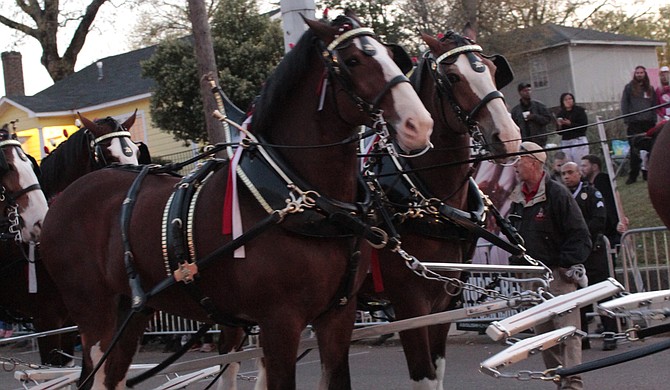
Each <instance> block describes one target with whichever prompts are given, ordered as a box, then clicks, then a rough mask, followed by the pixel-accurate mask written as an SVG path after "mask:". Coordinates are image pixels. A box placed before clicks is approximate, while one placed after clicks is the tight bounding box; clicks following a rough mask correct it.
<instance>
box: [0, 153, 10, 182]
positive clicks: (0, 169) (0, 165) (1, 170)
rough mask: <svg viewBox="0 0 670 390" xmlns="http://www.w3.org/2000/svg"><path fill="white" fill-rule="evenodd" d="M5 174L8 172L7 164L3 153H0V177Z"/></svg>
mask: <svg viewBox="0 0 670 390" xmlns="http://www.w3.org/2000/svg"><path fill="white" fill-rule="evenodd" d="M7 172H9V164H8V163H7V159H6V158H5V153H4V152H2V153H0V177H2V176H5V174H6V173H7Z"/></svg>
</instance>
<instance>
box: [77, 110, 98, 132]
mask: <svg viewBox="0 0 670 390" xmlns="http://www.w3.org/2000/svg"><path fill="white" fill-rule="evenodd" d="M77 114H79V119H81V123H82V124H83V125H84V127H85V128H87V129H89V130H90V131H91V132H95V131H96V130H97V129H98V125H96V124H95V122H93V121H91V120H89V119H88V118H86V117H85V116H83V115H81V114H80V113H77Z"/></svg>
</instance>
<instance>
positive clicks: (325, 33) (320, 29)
mask: <svg viewBox="0 0 670 390" xmlns="http://www.w3.org/2000/svg"><path fill="white" fill-rule="evenodd" d="M300 16H302V20H304V21H305V23H307V25H308V26H309V29H310V30H312V31H313V32H314V34H316V36H318V37H319V38H320V39H321V40H322V41H323V42H324V43H325V44H326V45H327V44H329V43H330V42H332V41H333V39H334V36H335V34H336V33H337V28H335V27H331V26H329V25H327V24H325V23H322V22H319V21H317V20H311V19H307V18H306V17H305V16H304V15H303V14H300Z"/></svg>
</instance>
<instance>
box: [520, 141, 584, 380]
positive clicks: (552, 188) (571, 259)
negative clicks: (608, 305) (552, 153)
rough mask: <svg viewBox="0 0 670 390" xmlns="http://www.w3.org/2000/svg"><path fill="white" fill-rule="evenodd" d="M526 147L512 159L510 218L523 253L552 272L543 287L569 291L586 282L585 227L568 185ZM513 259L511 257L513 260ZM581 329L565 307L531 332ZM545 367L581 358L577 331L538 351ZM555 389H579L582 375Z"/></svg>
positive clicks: (560, 292)
mask: <svg viewBox="0 0 670 390" xmlns="http://www.w3.org/2000/svg"><path fill="white" fill-rule="evenodd" d="M521 151H528V152H531V153H532V154H527V155H524V156H522V157H520V158H519V159H518V160H517V162H516V163H515V164H514V170H515V172H516V175H517V179H518V184H517V186H516V188H515V189H514V191H513V192H512V194H511V196H510V198H511V200H512V202H513V203H512V208H511V211H510V216H509V218H510V220H512V222H513V223H514V225H515V227H516V228H517V230H518V231H519V233H520V234H521V236H522V237H523V238H524V240H525V243H526V251H527V253H528V255H530V256H532V257H534V258H536V259H538V260H541V261H542V262H544V264H546V265H547V266H548V267H549V268H550V269H551V270H552V272H553V273H554V280H553V281H552V282H551V284H550V285H549V287H548V289H547V291H548V292H550V293H551V294H553V295H554V296H558V295H563V294H566V293H570V292H573V291H575V290H576V289H577V283H580V284H582V285H585V283H584V282H585V277H584V275H583V274H584V265H583V264H584V262H585V261H586V259H587V258H588V256H589V253H590V251H591V240H590V239H589V231H588V228H587V226H586V222H584V217H583V216H582V213H581V212H580V211H579V206H577V204H576V203H575V200H574V199H573V198H572V196H571V195H570V193H569V192H568V190H567V188H566V187H565V186H563V185H559V184H558V183H557V182H556V181H554V180H552V179H551V178H549V175H547V174H546V173H545V172H544V170H543V166H544V163H545V161H546V159H547V155H546V153H545V152H544V151H543V150H542V148H540V146H539V145H537V144H535V143H533V142H522V143H521ZM514 260H515V259H511V261H512V262H514ZM568 325H572V326H575V327H577V328H578V329H579V328H581V325H580V319H579V313H578V312H577V311H572V312H566V313H563V314H562V315H560V316H556V317H554V318H553V319H552V320H550V321H547V322H546V323H544V324H540V325H537V326H536V327H535V332H537V333H545V332H549V331H552V330H555V329H558V328H562V327H564V326H568ZM542 357H543V359H544V363H545V365H546V367H547V368H555V367H557V366H559V365H560V366H563V367H573V366H575V365H577V364H580V363H581V361H582V349H581V342H580V340H579V336H571V337H568V338H567V339H566V340H565V341H563V343H561V344H559V345H556V346H555V347H553V348H550V349H547V350H544V351H542ZM559 388H560V389H582V388H583V383H582V379H581V376H579V375H575V376H570V377H565V378H561V383H560V384H559Z"/></svg>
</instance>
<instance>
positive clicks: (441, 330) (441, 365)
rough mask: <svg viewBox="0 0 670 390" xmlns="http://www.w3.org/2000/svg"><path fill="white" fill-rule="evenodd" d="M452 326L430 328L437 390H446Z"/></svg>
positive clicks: (431, 351)
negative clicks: (449, 335)
mask: <svg viewBox="0 0 670 390" xmlns="http://www.w3.org/2000/svg"><path fill="white" fill-rule="evenodd" d="M450 326H451V324H437V325H433V326H431V327H429V329H428V334H429V337H430V356H431V359H432V360H433V366H434V367H435V377H436V380H437V387H436V389H437V390H443V389H444V376H445V370H446V356H445V355H446V350H447V336H448V334H449V328H450Z"/></svg>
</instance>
